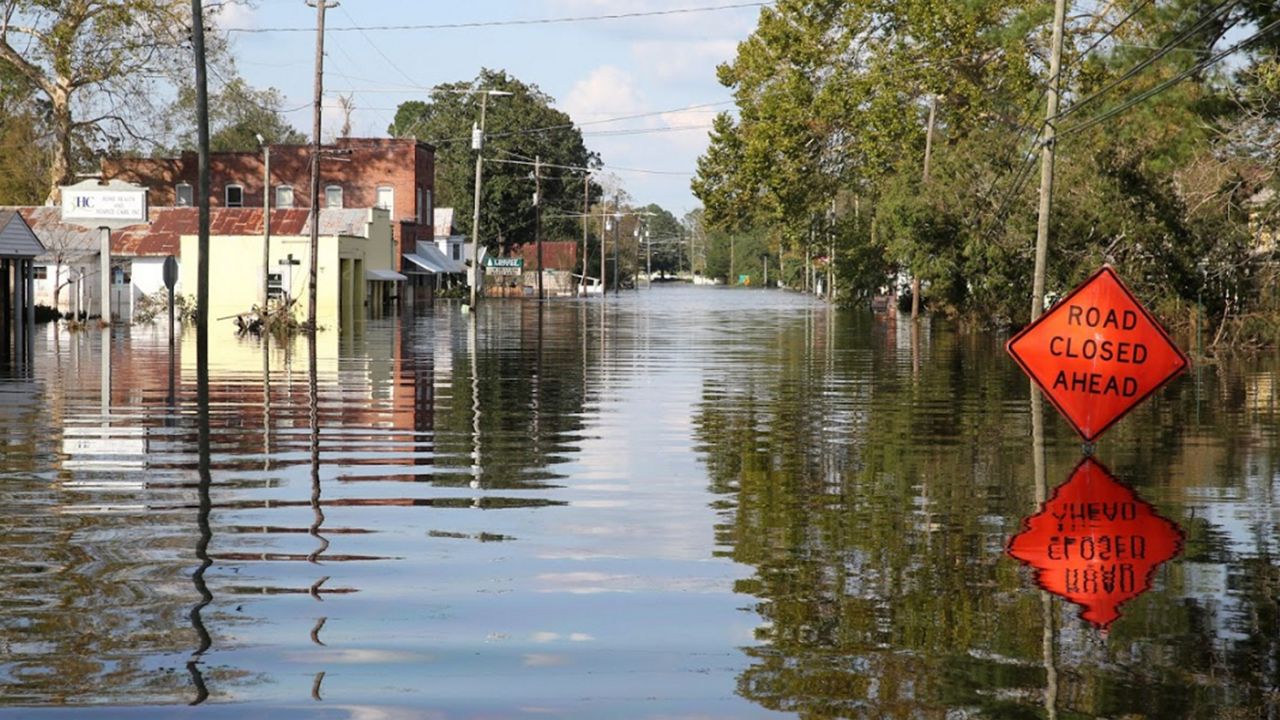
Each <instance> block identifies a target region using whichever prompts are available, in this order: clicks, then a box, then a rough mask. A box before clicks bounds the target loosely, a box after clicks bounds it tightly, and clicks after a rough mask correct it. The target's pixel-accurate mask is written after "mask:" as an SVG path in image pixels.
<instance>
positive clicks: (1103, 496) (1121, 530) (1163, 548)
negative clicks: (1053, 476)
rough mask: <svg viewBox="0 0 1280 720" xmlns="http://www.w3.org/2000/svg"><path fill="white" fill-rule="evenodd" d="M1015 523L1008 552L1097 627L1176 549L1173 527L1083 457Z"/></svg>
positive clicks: (1146, 585)
mask: <svg viewBox="0 0 1280 720" xmlns="http://www.w3.org/2000/svg"><path fill="white" fill-rule="evenodd" d="M1023 524H1024V526H1025V529H1024V530H1023V531H1022V532H1020V533H1018V534H1017V535H1015V536H1014V537H1013V538H1012V539H1011V540H1010V541H1009V549H1008V552H1009V554H1010V555H1012V556H1013V557H1014V558H1017V559H1018V560H1021V561H1022V562H1024V563H1026V564H1027V565H1030V566H1031V567H1033V568H1035V569H1036V583H1037V584H1038V585H1040V587H1042V588H1044V589H1045V590H1048V591H1049V592H1051V593H1053V594H1054V595H1059V596H1061V597H1064V598H1066V599H1068V600H1070V601H1071V602H1073V603H1075V604H1077V605H1080V606H1081V607H1082V608H1084V609H1083V610H1082V611H1081V613H1080V617H1082V618H1084V619H1085V620H1088V621H1089V622H1091V623H1093V624H1094V625H1097V626H1098V627H1102V628H1105V627H1107V626H1108V625H1110V624H1111V623H1112V622H1115V620H1116V618H1118V617H1120V610H1119V607H1120V605H1121V604H1122V603H1125V602H1128V601H1129V600H1132V599H1133V598H1135V597H1137V596H1139V595H1141V594H1142V593H1144V592H1146V591H1148V590H1150V589H1151V576H1152V574H1153V573H1154V572H1155V569H1156V568H1157V567H1158V566H1159V565H1161V564H1162V563H1164V562H1165V561H1167V560H1169V559H1170V558H1172V557H1174V556H1175V555H1177V554H1178V553H1179V552H1181V551H1182V537H1183V536H1182V530H1181V528H1179V527H1178V526H1177V525H1175V524H1173V523H1172V522H1170V521H1169V520H1166V519H1164V518H1163V517H1160V515H1159V514H1157V513H1156V511H1155V508H1153V507H1151V505H1149V504H1147V503H1146V502H1145V501H1144V500H1142V498H1139V497H1138V496H1137V495H1135V494H1134V492H1133V490H1131V489H1129V488H1128V487H1126V486H1124V485H1122V484H1120V483H1119V482H1117V481H1116V479H1115V478H1114V477H1112V476H1111V474H1110V473H1109V472H1107V469H1106V468H1105V467H1103V466H1102V465H1101V464H1100V463H1098V462H1097V461H1096V460H1094V459H1093V458H1089V457H1086V458H1085V459H1084V460H1083V461H1082V462H1081V463H1080V464H1079V465H1077V466H1076V469H1075V471H1074V472H1072V473H1071V478H1070V479H1069V480H1067V482H1066V483H1064V484H1063V485H1062V486H1060V487H1059V488H1058V489H1057V490H1055V491H1054V493H1053V497H1052V498H1050V499H1049V500H1048V502H1046V503H1045V504H1044V507H1043V508H1041V510H1040V512H1038V513H1036V514H1035V515H1032V516H1031V517H1029V518H1027V519H1026V520H1025V521H1024V523H1023Z"/></svg>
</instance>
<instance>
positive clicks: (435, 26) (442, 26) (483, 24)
mask: <svg viewBox="0 0 1280 720" xmlns="http://www.w3.org/2000/svg"><path fill="white" fill-rule="evenodd" d="M772 4H773V3H771V2H746V3H734V4H731V5H707V6H702V7H687V8H671V9H669V10H645V11H638V12H625V13H609V14H606V15H577V16H570V17H550V18H524V19H511V20H479V21H473V22H460V23H429V24H422V25H351V26H344V27H332V28H327V30H328V32H383V31H409V30H462V29H473V28H488V27H511V26H520V25H562V24H568V23H580V22H599V21H603V20H630V19H635V18H646V17H659V16H665V15H691V14H694V13H709V12H717V11H720V10H741V9H744V8H753V7H766V6H769V5H772ZM226 32H228V33H243V34H261V33H287V32H315V28H308V27H265V28H227V29H226Z"/></svg>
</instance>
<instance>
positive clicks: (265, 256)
mask: <svg viewBox="0 0 1280 720" xmlns="http://www.w3.org/2000/svg"><path fill="white" fill-rule="evenodd" d="M258 143H259V144H261V145H262V312H261V313H260V314H261V316H262V318H263V319H264V320H265V318H266V315H267V301H268V300H270V299H271V145H269V144H268V143H267V141H266V140H265V139H264V138H263V137H262V136H261V135H259V136H258Z"/></svg>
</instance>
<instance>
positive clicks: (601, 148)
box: [219, 0, 759, 214]
mask: <svg viewBox="0 0 1280 720" xmlns="http://www.w3.org/2000/svg"><path fill="white" fill-rule="evenodd" d="M739 2H741V0H612V1H610V0H525V1H520V2H517V1H516V0H473V1H472V2H470V3H456V2H429V1H423V0H415V1H413V2H407V1H404V0H399V1H393V0H344V1H343V2H342V3H341V5H339V7H337V8H334V9H332V10H330V11H329V14H328V19H327V25H328V26H329V27H330V28H337V27H342V26H353V25H360V26H370V25H414V24H443V23H464V22H477V21H479V22H483V21H495V20H512V19H532V18H552V17H570V16H590V15H602V14H611V13H628V12H645V11H654V10H670V9H677V8H692V7H709V6H720V5H732V4H738V3H739ZM226 7H227V10H225V11H224V13H223V15H222V17H221V18H220V19H219V22H220V24H222V25H223V26H225V27H241V28H248V29H258V30H262V29H267V28H282V27H285V28H287V27H294V28H306V27H311V28H314V25H315V10H314V9H312V8H310V7H308V6H307V5H306V4H305V3H304V2H303V0H260V1H259V2H257V3H256V4H254V6H248V7H247V6H239V5H231V6H226ZM758 13H759V8H758V7H745V8H735V9H726V10H718V11H714V12H700V13H688V14H676V15H664V16H654V17H644V18H628V19H616V20H601V21H594V22H578V23H566V24H548V25H525V26H509V27H488V28H465V29H464V28H459V29H435V30H395V31H374V30H370V31H367V32H329V33H328V34H327V37H326V41H325V42H326V48H325V49H326V53H325V55H326V58H325V98H326V111H325V120H324V127H325V134H326V135H327V136H331V135H332V134H333V133H334V131H335V130H336V128H337V127H338V126H339V125H340V124H341V117H340V114H339V113H338V112H337V111H336V108H337V106H336V102H337V97H338V95H339V94H347V93H354V97H355V106H356V110H355V113H354V116H353V134H354V135H360V136H383V135H385V134H386V128H387V125H388V124H389V123H390V121H391V118H392V116H393V115H394V113H395V108H396V106H397V105H398V104H399V103H401V102H404V101H406V100H411V99H423V98H424V96H425V93H426V91H427V89H429V88H430V87H431V86H433V85H436V84H438V83H442V82H452V81H457V80H464V79H470V78H474V77H475V76H476V74H477V72H478V71H479V69H480V68H481V67H491V68H501V69H505V70H507V71H508V72H509V73H511V74H513V75H515V76H516V77H518V78H520V79H521V80H523V81H525V82H531V83H534V84H536V85H538V86H539V87H540V88H541V89H542V90H543V91H544V92H547V93H548V94H550V95H551V96H552V97H553V98H555V100H556V107H558V108H560V109H561V110H564V111H566V112H568V113H569V114H570V115H571V116H572V117H573V119H574V121H575V122H588V121H599V120H601V119H607V118H612V117H617V116H622V115H635V114H640V113H653V112H657V111H668V110H670V111H671V112H664V113H662V114H660V115H654V116H651V117H646V118H637V119H633V120H627V121H620V122H610V123H599V124H596V123H593V124H591V125H588V126H584V127H583V130H584V131H586V132H599V131H607V132H612V131H625V130H658V129H660V128H666V127H692V128H694V129H687V130H677V131H659V132H650V133H647V134H636V135H608V134H604V135H593V134H587V135H586V136H585V140H586V142H587V145H588V147H590V148H591V149H593V150H595V151H597V152H599V153H600V154H601V156H602V158H603V159H604V161H605V163H606V164H609V165H616V166H618V167H621V168H639V169H653V170H662V171H669V172H677V173H692V171H693V170H694V167H695V165H694V163H695V160H696V159H697V157H698V155H699V154H700V153H701V152H702V151H703V150H704V149H705V148H706V144H707V130H706V129H705V126H706V125H709V124H710V122H711V120H712V118H713V117H714V114H715V112H717V111H720V110H725V109H731V108H732V105H731V104H730V103H729V102H728V101H729V100H730V95H729V92H728V90H727V89H726V88H724V87H721V86H720V84H719V83H718V82H716V78H715V67H716V65H717V64H718V63H720V62H723V61H725V60H729V59H732V57H733V55H734V53H735V52H736V47H737V43H738V42H739V41H741V40H743V39H745V38H746V37H747V35H748V34H750V32H751V30H752V29H753V28H754V27H755V22H756V17H757V15H758ZM232 37H233V40H232V43H233V45H232V50H233V53H234V56H235V58H236V64H237V67H238V69H239V71H240V74H241V75H242V76H243V77H244V78H245V79H246V80H247V81H248V82H249V83H250V84H252V85H254V86H257V87H267V86H271V87H275V88H277V89H279V90H280V91H282V92H283V93H284V96H285V107H286V108H287V109H294V108H297V109H296V110H292V112H289V113H288V119H289V120H290V122H292V123H293V125H294V126H295V127H297V128H298V129H299V130H303V131H304V132H309V131H310V128H311V117H310V112H311V111H310V108H309V106H308V103H309V101H310V98H311V94H312V64H313V60H314V55H315V49H314V40H315V34H314V32H257V33H235V34H233V36H232ZM710 103H716V104H715V105H713V106H710V107H698V108H691V109H685V110H678V108H688V107H689V106H695V105H704V106H705V105H707V104H710ZM614 173H615V175H616V177H617V178H618V179H619V180H620V181H621V183H622V185H623V188H624V189H625V190H626V191H627V192H628V193H630V194H631V195H632V197H633V198H634V199H635V200H637V201H640V202H644V203H648V202H657V203H659V204H661V205H663V206H664V207H666V208H668V209H669V210H672V211H673V212H676V213H677V214H680V213H683V212H684V211H687V210H690V209H692V208H694V207H696V206H697V204H698V203H697V200H696V199H695V198H694V197H693V195H692V194H691V193H690V192H689V177H690V176H689V175H679V174H670V175H666V174H664V175H656V174H644V173H637V172H632V171H624V170H616V171H614Z"/></svg>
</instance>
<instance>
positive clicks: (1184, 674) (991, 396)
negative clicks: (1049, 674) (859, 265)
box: [695, 320, 1280, 717]
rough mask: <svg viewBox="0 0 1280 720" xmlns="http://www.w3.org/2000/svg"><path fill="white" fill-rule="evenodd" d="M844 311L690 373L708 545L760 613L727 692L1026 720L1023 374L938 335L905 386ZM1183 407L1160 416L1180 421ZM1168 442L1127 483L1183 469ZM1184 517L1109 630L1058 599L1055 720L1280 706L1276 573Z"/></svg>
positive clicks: (1038, 651) (879, 345)
mask: <svg viewBox="0 0 1280 720" xmlns="http://www.w3.org/2000/svg"><path fill="white" fill-rule="evenodd" d="M843 322H844V323H847V324H844V325H840V324H837V325H836V326H834V327H826V326H824V325H823V324H822V323H819V324H818V325H817V326H816V327H815V326H812V325H810V324H808V323H796V324H795V325H793V326H787V328H786V330H785V331H784V332H781V333H779V334H778V335H777V338H776V340H775V341H774V342H775V344H774V345H773V346H772V347H765V348H760V349H759V352H758V353H756V354H754V355H753V356H752V357H751V358H750V362H749V363H747V364H746V365H745V366H740V367H733V368H732V369H731V370H729V371H726V372H724V373H723V374H721V375H713V376H712V377H710V378H708V379H707V380H706V381H705V383H704V392H703V401H702V403H701V405H700V406H699V408H698V410H697V414H696V417H695V428H696V430H695V432H696V435H697V438H698V440H699V442H700V448H699V449H700V451H701V452H702V453H703V456H704V459H705V462H706V465H707V469H708V474H709V476H710V482H711V488H712V490H713V491H714V492H716V493H718V494H720V495H721V496H722V499H721V500H719V501H718V503H717V505H718V507H719V508H720V509H721V510H722V517H723V522H722V523H721V524H720V525H718V526H717V528H716V531H717V532H716V536H717V541H718V543H719V544H720V546H721V547H720V550H719V552H721V553H723V554H726V555H728V556H730V557H732V558H733V559H734V560H736V561H738V562H741V563H744V564H746V565H749V566H751V567H753V568H754V574H753V575H752V576H751V577H750V578H747V579H744V580H742V581H740V582H739V583H738V585H737V588H736V589H737V590H738V591H739V592H742V593H745V594H749V595H752V596H754V597H755V598H756V599H757V601H758V602H757V604H756V606H755V610H756V612H757V613H759V615H760V617H761V620H762V624H761V626H760V627H759V629H758V630H757V639H758V640H760V642H761V644H760V645H757V646H751V647H747V648H744V650H743V652H744V653H745V654H746V655H747V657H748V658H749V659H750V666H749V667H748V668H747V669H746V670H745V671H744V672H743V673H742V674H741V676H740V677H739V682H738V690H739V692H740V693H741V694H742V695H743V696H745V697H747V698H749V699H751V700H753V701H755V702H757V703H759V704H761V705H762V706H764V707H767V708H770V709H775V710H785V711H791V712H797V713H799V714H800V715H801V716H803V717H833V716H840V717H848V716H859V717H908V716H911V717H915V716H919V715H921V714H923V716H926V717H932V716H940V715H941V714H942V712H943V710H944V709H946V708H956V707H963V708H970V709H973V710H977V711H980V712H982V713H983V714H984V715H997V716H1042V715H1043V713H1044V712H1045V710H1044V707H1043V704H1042V702H1043V690H1044V687H1045V682H1046V670H1045V668H1044V665H1043V661H1044V657H1043V645H1042V640H1043V638H1042V632H1041V630H1042V627H1043V621H1044V618H1043V615H1042V604H1041V601H1040V598H1039V595H1038V593H1037V592H1036V590H1035V586H1034V585H1033V584H1031V583H1029V582H1028V579H1027V578H1026V577H1025V576H1024V575H1025V574H1024V573H1023V572H1021V571H1019V569H1018V567H1017V563H1015V562H1013V561H1012V560H1010V559H1008V558H1005V557H1004V556H1003V552H1002V551H1003V546H1004V543H1005V541H1006V540H1007V538H1008V536H1009V535H1010V534H1011V533H1013V532H1016V531H1017V529H1018V526H1019V525H1018V524H1019V521H1020V519H1021V518H1022V517H1023V516H1024V515H1027V514H1028V512H1029V508H1031V506H1032V505H1033V500H1032V495H1033V488H1032V487H1031V476H1032V473H1031V467H1030V461H1031V458H1030V452H1029V447H1028V445H1026V444H1024V442H1023V441H1022V440H1021V439H1020V437H1019V436H1020V435H1021V434H1022V432H1024V431H1023V430H1022V429H1021V428H1022V427H1023V426H1024V425H1025V424H1026V423H1027V419H1026V410H1025V408H1026V403H1025V397H1026V389H1025V388H1026V385H1025V381H1023V380H1022V379H1021V378H1020V377H1019V376H1018V375H1017V374H1016V373H1015V372H1005V370H1006V369H1007V368H1005V367H1004V365H1005V362H1004V358H1003V356H1002V355H1001V354H1000V352H999V346H998V344H997V343H996V342H994V341H989V340H985V339H983V340H973V339H968V338H959V337H952V336H949V335H947V334H944V333H941V332H936V333H934V337H933V338H931V342H932V344H931V346H930V347H929V348H928V352H926V353H924V355H923V357H922V359H921V367H920V371H919V373H918V375H917V379H916V380H915V381H914V382H913V380H912V373H911V367H910V365H909V364H906V363H900V362H895V360H894V357H893V355H894V353H893V352H892V349H891V348H890V347H888V345H890V344H891V343H892V341H893V336H892V335H891V334H888V333H882V332H880V331H879V330H878V329H877V330H872V331H871V332H870V333H868V332H867V328H865V327H862V326H859V325H858V324H857V322H856V321H852V320H844V321H843ZM828 333H829V336H828ZM868 337H869V339H868ZM1188 400H1190V399H1189V398H1186V397H1183V398H1181V399H1180V401H1179V402H1177V403H1164V404H1163V407H1162V408H1161V413H1172V414H1175V415H1180V416H1186V415H1188V414H1190V413H1191V412H1192V411H1193V410H1194V407H1193V406H1192V407H1188V405H1190V404H1191V403H1189V402H1188ZM1170 405H1172V406H1173V407H1169V406H1170ZM1223 414H1224V415H1225V414H1226V413H1225V412H1224V413H1223ZM1153 415H1155V413H1152V414H1150V415H1147V416H1145V417H1146V419H1145V420H1143V419H1140V418H1142V415H1141V413H1140V414H1139V415H1138V416H1135V417H1134V418H1133V419H1131V420H1130V421H1127V422H1128V423H1129V425H1130V426H1131V427H1132V426H1135V425H1150V423H1151V417H1152V416H1153ZM1163 427H1164V425H1163V420H1162V422H1161V428H1163ZM1126 431H1127V432H1134V433H1137V432H1141V430H1140V429H1133V430H1130V429H1128V428H1126ZM1177 445H1178V442H1177V438H1176V437H1172V436H1171V434H1170V433H1165V432H1163V431H1162V432H1158V433H1156V434H1155V435H1154V436H1153V438H1152V440H1151V441H1150V445H1141V446H1140V449H1139V450H1138V452H1137V456H1138V457H1140V458H1142V459H1143V462H1146V463H1149V464H1148V466H1147V467H1146V468H1144V469H1141V470H1138V469H1135V468H1133V467H1132V466H1130V471H1131V475H1136V476H1138V477H1155V478H1160V477H1169V476H1176V475H1181V469H1180V467H1179V462H1180V461H1181V460H1182V458H1183V457H1184V455H1183V454H1182V453H1181V452H1179V450H1178V447H1177ZM1152 446H1154V447H1152ZM1276 456H1277V455H1276V454H1275V451H1274V449H1272V450H1271V451H1270V454H1269V457H1276ZM1052 467H1057V466H1056V465H1053V466H1052ZM1067 467H1069V466H1067ZM1227 467H1229V468H1232V469H1231V470H1229V471H1228V472H1229V473H1232V475H1228V477H1227V478H1226V479H1223V480H1222V481H1221V482H1223V483H1224V484H1235V482H1234V480H1233V479H1232V477H1233V475H1234V474H1235V473H1238V472H1239V471H1240V470H1239V469H1240V467H1241V466H1240V465H1239V464H1235V463H1229V464H1228V465H1227ZM1051 472H1053V470H1051ZM1063 472H1064V473H1065V472H1066V467H1064V468H1063ZM1220 472H1221V471H1220ZM1272 477H1276V476H1274V475H1273V476H1272ZM1065 479H1066V478H1065V477H1063V478H1058V479H1057V482H1061V481H1062V480H1065ZM1050 480H1051V483H1052V482H1054V478H1052V477H1051V478H1050ZM1184 481H1186V482H1195V480H1194V479H1191V478H1185V479H1184ZM1210 482H1212V480H1210ZM1164 510H1165V512H1166V514H1169V515H1170V516H1175V517H1179V519H1180V520H1181V517H1180V509H1178V508H1168V507H1166V508H1164ZM1184 524H1186V525H1188V527H1187V529H1188V531H1189V544H1188V547H1189V548H1190V552H1191V555H1190V556H1189V557H1187V558H1185V559H1183V560H1180V561H1177V562H1175V563H1172V564H1170V565H1169V566H1166V569H1165V570H1162V571H1161V572H1160V573H1159V575H1158V577H1157V590H1156V591H1155V592H1152V593H1150V594H1148V595H1147V596H1144V597H1143V598H1142V599H1140V600H1134V601H1133V602H1132V603H1131V604H1130V605H1126V608H1125V610H1126V615H1125V618H1124V619H1123V620H1122V621H1120V622H1118V623H1116V625H1115V626H1114V627H1113V628H1112V631H1111V634H1110V636H1109V638H1107V639H1106V640H1105V641H1104V640H1102V639H1100V638H1099V637H1098V636H1097V635H1096V634H1095V633H1093V632H1092V631H1090V630H1086V629H1084V628H1083V627H1082V626H1081V623H1080V621H1079V620H1078V619H1077V618H1076V617H1075V615H1076V609H1075V608H1074V607H1073V606H1070V605H1065V607H1063V605H1064V604H1062V603H1059V604H1058V606H1059V607H1058V609H1057V610H1056V612H1057V613H1058V615H1057V618H1056V620H1057V623H1056V625H1057V626H1058V634H1059V636H1060V637H1059V641H1060V642H1059V643H1058V655H1059V657H1058V658H1057V660H1058V668H1057V669H1058V685H1059V687H1058V695H1057V697H1058V703H1059V708H1060V709H1061V710H1062V711H1063V713H1065V715H1066V716H1070V715H1071V713H1084V714H1087V715H1096V714H1097V715H1108V716H1114V715H1121V714H1125V713H1133V714H1138V715H1142V716H1148V717H1183V716H1187V715H1192V716H1205V717H1213V716H1217V715H1218V712H1219V710H1221V709H1222V708H1224V707H1237V708H1247V710H1245V712H1246V713H1254V712H1255V711H1257V712H1262V711H1266V710H1269V711H1271V712H1272V713H1274V712H1275V711H1276V709H1277V702H1278V701H1277V697H1276V695H1275V693H1274V690H1273V689H1274V688H1275V687H1277V686H1280V682H1277V681H1278V680H1280V640H1277V638H1278V637H1280V627H1277V623H1278V622H1280V621H1278V618H1280V612H1278V609H1277V597H1280V594H1278V593H1277V588H1278V585H1277V580H1278V576H1280V571H1277V570H1276V568H1275V567H1274V564H1273V563H1271V562H1270V560H1271V558H1269V557H1262V558H1259V559H1257V560H1242V559H1239V558H1231V557H1223V556H1221V555H1218V556H1215V553H1214V552H1213V551H1212V550H1211V549H1210V548H1212V547H1213V546H1214V545H1215V542H1214V540H1213V538H1212V537H1208V536H1207V535H1206V532H1205V529H1203V528H1201V530H1200V532H1199V537H1197V531H1196V529H1195V524H1196V523H1195V521H1192V522H1190V523H1184ZM1272 532H1274V530H1272ZM1197 543H1198V544H1199V545H1200V561H1204V562H1206V566H1205V567H1208V568H1210V570H1211V571H1212V569H1214V568H1216V569H1217V570H1221V571H1225V572H1226V573H1227V574H1228V576H1229V578H1230V579H1231V580H1232V581H1233V588H1232V591H1231V595H1232V597H1233V598H1235V599H1236V601H1237V602H1238V603H1239V606H1238V607H1237V608H1235V610H1234V611H1233V612H1232V613H1231V615H1230V617H1220V616H1217V614H1216V611H1217V609H1218V601H1216V600H1210V599H1209V598H1206V597H1195V596H1194V594H1195V588H1194V585H1195V584H1196V583H1195V581H1194V580H1193V579H1192V578H1189V577H1188V574H1190V573H1194V572H1201V571H1202V570H1203V568H1201V569H1200V570H1197V569H1194V568H1190V567H1189V564H1190V562H1192V561H1196V560H1197V558H1196V550H1195V547H1196V545H1197ZM1215 594H1218V595H1220V592H1219V593H1215ZM1249 716H1258V715H1256V714H1251V715H1249Z"/></svg>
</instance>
